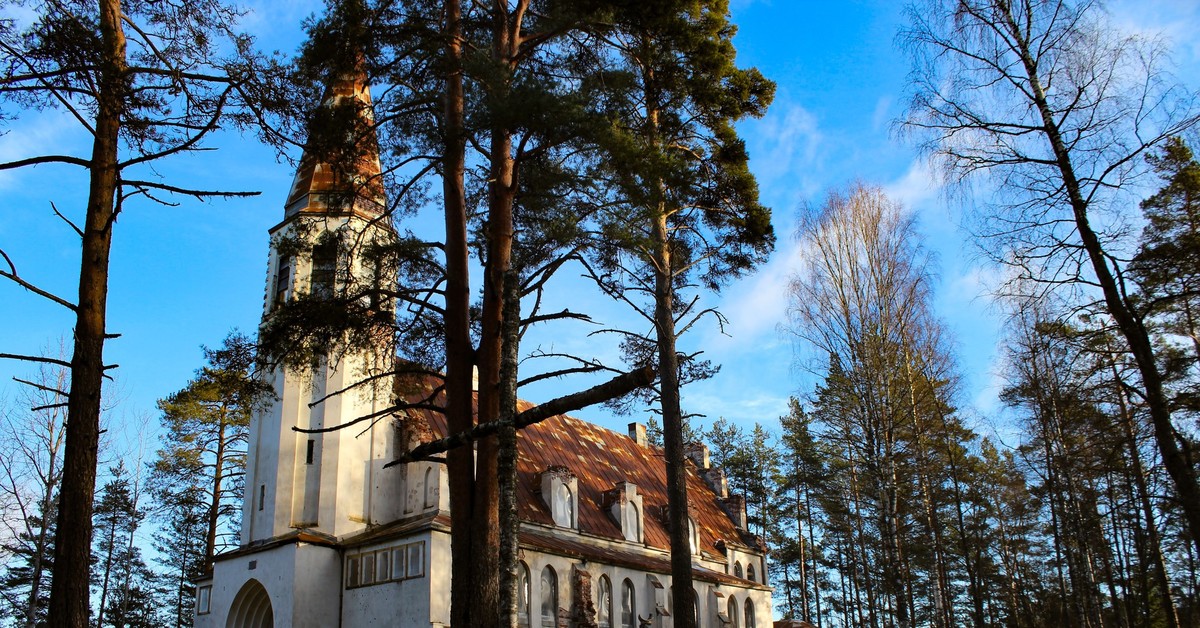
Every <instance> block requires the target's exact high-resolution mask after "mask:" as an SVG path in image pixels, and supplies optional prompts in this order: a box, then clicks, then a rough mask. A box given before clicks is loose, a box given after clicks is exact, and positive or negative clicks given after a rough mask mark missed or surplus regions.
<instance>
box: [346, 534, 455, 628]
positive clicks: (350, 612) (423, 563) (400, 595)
mask: <svg viewBox="0 0 1200 628" xmlns="http://www.w3.org/2000/svg"><path fill="white" fill-rule="evenodd" d="M438 536H442V537H445V536H446V535H445V534H442V533H437V532H424V533H421V534H416V535H412V536H408V537H403V538H400V539H393V540H389V541H387V542H381V543H373V544H369V545H364V546H361V547H357V548H353V549H347V550H346V552H345V560H344V565H345V572H344V576H343V578H342V582H341V583H340V584H341V586H340V588H341V590H342V609H341V619H342V624H341V625H342V626H344V627H345V628H370V627H375V626H379V627H381V628H410V627H417V626H420V627H426V626H430V625H431V618H432V615H431V613H436V611H433V610H432V609H434V608H437V607H436V606H434V605H433V604H432V602H434V601H435V600H437V601H440V593H441V592H442V591H443V590H444V589H448V587H445V586H444V584H443V583H444V582H446V581H448V580H449V573H448V572H446V571H445V570H443V569H441V568H440V567H441V566H442V563H448V561H449V554H448V547H446V543H440V542H438V541H437V540H436V539H434V538H433V537H438ZM385 561H386V563H387V564H384V563H385ZM443 578H444V580H443ZM446 606H449V598H446ZM437 619H438V620H441V621H443V622H448V621H449V618H448V617H446V618H442V617H438V618H437Z"/></svg>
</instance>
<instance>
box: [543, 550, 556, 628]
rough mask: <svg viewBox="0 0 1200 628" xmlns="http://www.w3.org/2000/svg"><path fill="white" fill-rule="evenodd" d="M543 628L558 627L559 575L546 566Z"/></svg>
mask: <svg viewBox="0 0 1200 628" xmlns="http://www.w3.org/2000/svg"><path fill="white" fill-rule="evenodd" d="M541 599H542V628H554V627H555V626H557V625H558V574H556V573H554V568H553V567H551V566H550V565H546V568H545V569H543V570H542V595H541Z"/></svg>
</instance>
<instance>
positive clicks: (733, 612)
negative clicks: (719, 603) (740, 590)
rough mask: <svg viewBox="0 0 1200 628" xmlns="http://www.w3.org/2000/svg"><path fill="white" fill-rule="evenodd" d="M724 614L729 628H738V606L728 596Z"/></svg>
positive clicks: (735, 601) (731, 597)
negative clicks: (727, 618) (727, 619)
mask: <svg viewBox="0 0 1200 628" xmlns="http://www.w3.org/2000/svg"><path fill="white" fill-rule="evenodd" d="M725 614H726V615H728V616H729V626H730V628H738V614H739V613H738V604H737V600H735V599H733V596H732V595H731V596H729V606H728V607H727V608H726V610H725Z"/></svg>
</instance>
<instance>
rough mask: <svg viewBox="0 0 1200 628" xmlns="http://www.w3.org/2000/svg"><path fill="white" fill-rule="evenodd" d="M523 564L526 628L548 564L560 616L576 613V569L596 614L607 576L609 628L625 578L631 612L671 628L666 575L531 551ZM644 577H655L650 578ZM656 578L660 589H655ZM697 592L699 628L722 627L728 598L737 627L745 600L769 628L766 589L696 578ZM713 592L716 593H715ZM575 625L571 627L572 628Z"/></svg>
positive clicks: (616, 621)
mask: <svg viewBox="0 0 1200 628" xmlns="http://www.w3.org/2000/svg"><path fill="white" fill-rule="evenodd" d="M522 555H523V561H522V562H524V564H525V565H526V566H527V567H528V568H529V582H530V618H529V624H528V625H529V626H540V625H541V623H540V621H541V612H540V611H541V604H540V602H541V599H542V597H541V596H542V591H543V587H542V578H541V575H542V572H543V570H544V569H545V568H546V566H550V567H551V568H553V569H554V572H555V575H556V577H557V583H558V606H559V608H561V609H563V612H565V613H566V614H567V616H568V617H569V616H570V615H571V613H572V612H573V611H574V609H575V606H574V599H573V591H574V589H575V587H574V578H575V570H576V569H582V570H584V571H586V572H587V573H588V575H589V579H590V582H589V583H588V584H589V591H590V594H591V601H592V605H593V607H595V608H596V612H597V613H598V612H599V608H598V605H599V603H600V597H599V587H600V577H601V576H602V575H603V576H607V577H608V579H609V582H610V583H611V585H612V595H613V614H612V624H611V625H612V626H613V628H617V627H619V626H620V625H621V624H620V620H621V610H620V609H621V594H622V590H621V587H622V586H623V583H624V582H625V580H627V579H628V580H629V581H630V583H632V584H633V588H634V604H635V611H636V612H637V614H638V615H639V616H641V617H646V616H650V615H653V619H652V622H651V625H652V626H654V628H672V627H673V626H674V616H675V609H674V604H673V600H672V599H671V595H670V590H671V577H670V576H669V575H667V574H665V573H653V574H647V572H645V571H642V570H639V569H633V568H630V567H623V566H616V565H606V564H603V563H599V562H596V561H582V560H579V559H575V558H568V557H564V556H559V555H555V554H550V553H545V552H539V551H533V550H530V549H524V550H522ZM447 560H449V559H448V558H447ZM648 576H653V579H651V578H650V577H648ZM655 580H657V582H658V583H659V584H661V585H662V588H661V589H660V588H658V587H656V586H655V585H654V581H655ZM693 582H694V585H695V590H696V593H697V595H698V597H699V600H700V626H701V627H702V628H724V626H725V624H722V623H721V622H720V621H719V620H718V621H716V622H714V621H713V620H714V619H715V618H716V616H718V615H719V614H720V613H722V612H725V611H726V610H727V605H728V600H729V597H730V596H732V597H733V598H734V599H735V600H736V603H737V606H738V609H739V611H740V612H742V613H743V615H740V616H739V618H738V621H737V625H738V626H745V624H744V623H743V617H744V607H745V603H746V600H747V599H750V600H751V603H752V604H753V605H754V609H755V610H754V614H755V618H756V626H758V627H759V628H762V627H764V626H770V625H771V622H770V617H771V594H770V591H768V590H761V589H750V588H742V587H734V586H731V585H729V584H715V583H712V582H705V581H703V580H699V579H696V580H694V581H693ZM714 590H715V591H716V592H718V593H719V594H720V595H714V593H713V592H714ZM657 606H662V607H664V608H666V609H667V610H668V612H670V613H671V616H664V615H661V614H659V613H657V612H655V608H656V607H657ZM572 625H573V624H572Z"/></svg>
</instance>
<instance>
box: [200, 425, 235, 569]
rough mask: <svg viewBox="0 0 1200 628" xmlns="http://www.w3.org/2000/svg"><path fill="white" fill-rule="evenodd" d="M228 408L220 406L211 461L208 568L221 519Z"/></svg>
mask: <svg viewBox="0 0 1200 628" xmlns="http://www.w3.org/2000/svg"><path fill="white" fill-rule="evenodd" d="M228 417H229V408H227V407H224V406H222V408H221V419H220V423H219V425H218V427H217V452H216V459H215V460H214V461H213V480H212V500H211V501H209V503H208V529H207V532H206V534H205V536H204V563H203V564H204V569H210V568H211V565H212V562H213V556H214V555H215V554H216V553H217V524H218V523H220V519H221V483H222V482H223V481H224V480H225V431H226V429H228V427H227V426H228V423H227V421H228Z"/></svg>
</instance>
